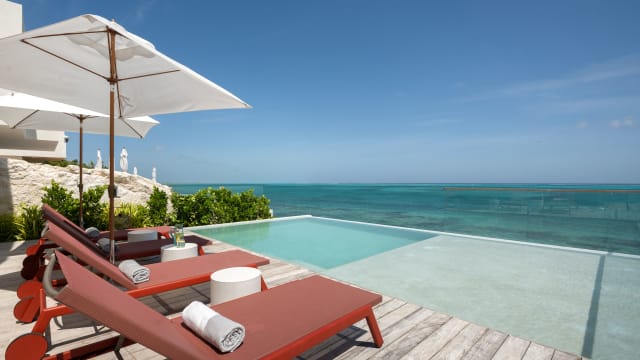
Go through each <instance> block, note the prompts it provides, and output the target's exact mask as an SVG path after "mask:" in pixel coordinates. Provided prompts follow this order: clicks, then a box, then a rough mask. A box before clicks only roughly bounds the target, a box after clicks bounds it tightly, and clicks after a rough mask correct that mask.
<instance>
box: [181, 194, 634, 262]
mask: <svg viewBox="0 0 640 360" xmlns="http://www.w3.org/2000/svg"><path fill="white" fill-rule="evenodd" d="M220 186H224V187H226V188H228V189H230V190H232V191H245V190H247V189H253V190H254V193H256V194H258V195H265V196H266V197H268V198H269V199H270V200H271V208H272V209H273V212H274V216H277V217H282V216H291V215H304V214H310V215H314V216H325V217H332V218H338V219H345V220H354V221H363V222H372V223H379V224H386V225H395V226H403V227H410V228H418V229H425V230H436V231H445V232H453V233H461V234H470V235H477V236H488V237H497V238H502V239H509V240H520V241H529V242H536V243H544V244H553V245H562V246H571V247H578V248H585V249H595V250H604V251H610V252H619V253H627V254H636V255H640V185H635V184H634V185H564V184H174V185H171V187H172V188H173V189H174V191H176V192H178V193H182V194H190V193H194V192H196V191H198V190H200V189H202V188H207V187H213V188H217V187H220Z"/></svg>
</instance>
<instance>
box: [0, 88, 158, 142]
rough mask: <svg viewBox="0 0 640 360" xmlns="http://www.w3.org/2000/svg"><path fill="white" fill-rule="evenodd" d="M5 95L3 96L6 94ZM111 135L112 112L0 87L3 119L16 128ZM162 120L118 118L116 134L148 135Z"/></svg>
mask: <svg viewBox="0 0 640 360" xmlns="http://www.w3.org/2000/svg"><path fill="white" fill-rule="evenodd" d="M3 93H4V94H5V95H2V94H3ZM78 119H83V121H82V129H83V132H85V133H90V134H107V135H108V134H109V115H105V114H101V113H99V112H96V111H91V110H87V109H82V108H79V107H77V106H72V105H67V104H63V103H59V102H57V101H52V100H47V99H43V98H40V97H37V96H32V95H27V94H22V93H18V92H13V91H6V90H4V89H0V121H3V122H4V123H6V124H7V125H9V126H10V127H11V128H13V129H38V130H54V131H73V132H79V131H80V121H79V120H78ZM158 124H159V122H158V121H156V120H154V119H153V118H151V117H149V116H140V117H135V118H130V119H125V118H116V119H115V123H114V131H115V133H114V135H116V136H126V137H134V138H140V139H142V138H144V137H145V136H146V135H147V133H148V132H149V130H151V128H153V127H154V126H156V125H158Z"/></svg>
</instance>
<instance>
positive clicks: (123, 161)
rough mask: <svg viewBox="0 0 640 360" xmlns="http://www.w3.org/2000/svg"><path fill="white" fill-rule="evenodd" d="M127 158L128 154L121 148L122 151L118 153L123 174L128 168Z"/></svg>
mask: <svg viewBox="0 0 640 360" xmlns="http://www.w3.org/2000/svg"><path fill="white" fill-rule="evenodd" d="M128 156H129V153H127V149H126V148H125V147H124V146H123V147H122V151H121V152H120V169H121V170H122V171H124V172H127V169H128V168H129V161H128V160H127V157H128Z"/></svg>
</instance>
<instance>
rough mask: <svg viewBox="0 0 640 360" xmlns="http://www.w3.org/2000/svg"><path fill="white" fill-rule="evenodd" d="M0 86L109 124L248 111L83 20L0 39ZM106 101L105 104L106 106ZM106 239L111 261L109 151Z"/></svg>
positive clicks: (105, 27) (119, 30)
mask: <svg viewBox="0 0 640 360" xmlns="http://www.w3.org/2000/svg"><path fill="white" fill-rule="evenodd" d="M0 73H1V74H2V76H1V77H0V87H4V88H8V89H12V90H15V91H20V92H24V93H29V94H33V95H36V96H40V97H44V98H47V99H52V100H56V101H60V102H63V103H65V104H73V105H76V106H80V107H82V108H86V109H89V110H93V111H97V112H101V113H105V114H109V115H110V126H111V129H110V133H111V135H113V133H114V131H113V122H114V120H113V119H114V118H115V117H123V118H130V117H134V116H143V115H153V114H163V113H173V112H182V111H193V110H207V109H231V108H247V107H249V105H247V104H246V103H245V102H243V101H242V100H240V99H238V98H237V97H236V96H234V95H233V94H231V93H230V92H228V91H227V90H225V89H223V88H221V87H220V86H218V85H216V84H214V83H213V82H211V81H209V80H207V79H205V78H204V77H202V76H201V75H199V74H197V73H195V72H194V71H193V70H191V69H189V68H187V67H186V66H184V65H182V64H180V63H178V62H176V61H174V60H172V59H170V58H169V57H167V56H165V55H164V54H162V53H160V52H159V51H157V50H156V49H155V47H154V46H153V45H152V44H151V43H150V42H148V41H146V40H144V39H142V38H140V37H138V36H137V35H134V34H131V33H129V32H128V31H127V30H125V29H124V28H123V27H122V26H120V25H118V24H116V23H115V22H110V21H108V20H106V19H104V18H102V17H100V16H96V15H83V16H78V17H75V18H72V19H69V20H66V21H63V22H59V23H56V24H53V25H49V26H45V27H42V28H38V29H35V30H31V31H27V32H25V33H22V34H18V35H14V36H11V37H7V38H4V39H0ZM107 98H109V101H106V99H107ZM113 147H114V146H113V136H111V138H110V146H109V164H110V166H109V184H110V185H109V199H110V201H109V232H110V238H111V249H112V254H111V260H112V261H114V260H115V258H114V256H113V255H114V254H113V251H114V242H113V238H114V237H113V234H114V227H113V226H114V224H113V223H114V221H113V220H114V219H113V210H114V197H115V187H114V173H113V169H114V149H113Z"/></svg>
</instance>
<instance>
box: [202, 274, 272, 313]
mask: <svg viewBox="0 0 640 360" xmlns="http://www.w3.org/2000/svg"><path fill="white" fill-rule="evenodd" d="M260 278H261V274H260V270H258V269H256V268H252V267H231V268H227V269H222V270H218V271H216V272H214V273H213V274H211V281H210V285H211V290H210V291H211V297H210V299H211V305H216V304H220V303H223V302H226V301H229V300H233V299H237V298H239V297H242V296H246V295H250V294H253V293H257V292H260V283H261V282H260Z"/></svg>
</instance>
